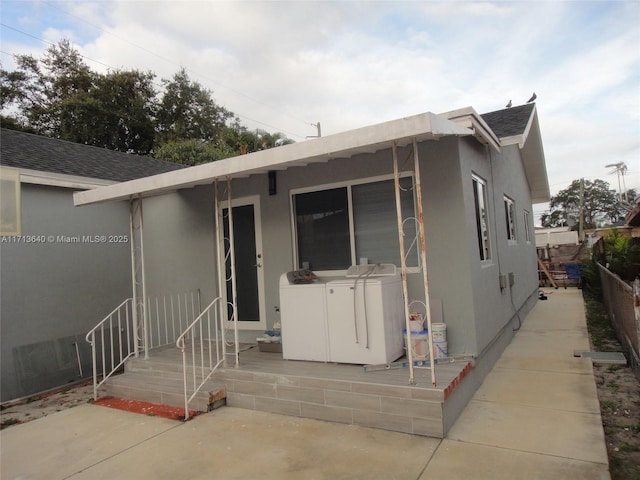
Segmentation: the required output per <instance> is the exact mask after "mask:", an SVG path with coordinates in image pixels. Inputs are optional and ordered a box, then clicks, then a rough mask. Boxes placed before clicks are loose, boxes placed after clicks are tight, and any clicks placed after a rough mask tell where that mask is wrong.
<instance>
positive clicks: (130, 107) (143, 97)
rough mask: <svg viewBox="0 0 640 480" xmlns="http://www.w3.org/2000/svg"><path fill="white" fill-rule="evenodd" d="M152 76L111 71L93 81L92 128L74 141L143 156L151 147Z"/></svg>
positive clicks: (152, 139) (153, 105)
mask: <svg viewBox="0 0 640 480" xmlns="http://www.w3.org/2000/svg"><path fill="white" fill-rule="evenodd" d="M154 78H155V75H154V74H153V73H151V72H146V73H145V72H140V71H137V70H128V71H115V72H110V73H107V74H106V75H102V76H100V77H99V78H98V80H97V81H96V88H95V89H94V90H93V91H92V92H91V95H90V96H91V98H92V99H93V100H94V101H95V103H96V105H97V106H98V108H99V111H97V112H96V115H95V116H94V117H93V119H92V120H93V122H92V123H93V128H92V129H91V131H90V132H89V134H88V135H86V137H85V138H79V139H78V140H77V141H79V142H82V143H87V144H90V145H95V146H100V147H104V148H109V149H111V150H119V151H122V152H129V153H136V154H139V155H146V154H149V153H150V152H152V151H153V149H154V145H155V116H156V112H157V101H156V92H155V90H154V88H153V80H154Z"/></svg>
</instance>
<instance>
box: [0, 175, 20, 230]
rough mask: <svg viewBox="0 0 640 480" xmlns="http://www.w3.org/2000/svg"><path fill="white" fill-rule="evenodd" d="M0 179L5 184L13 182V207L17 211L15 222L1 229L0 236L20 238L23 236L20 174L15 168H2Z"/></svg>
mask: <svg viewBox="0 0 640 480" xmlns="http://www.w3.org/2000/svg"><path fill="white" fill-rule="evenodd" d="M0 179H2V181H4V182H11V183H13V185H14V192H15V196H14V198H13V206H14V209H15V212H14V213H15V222H13V219H11V220H12V223H9V224H7V225H4V226H2V227H0V235H2V236H7V237H15V236H20V235H21V234H22V206H21V199H22V198H21V197H22V192H21V188H20V172H19V171H18V170H16V169H13V168H7V167H2V168H0Z"/></svg>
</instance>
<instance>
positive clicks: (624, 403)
mask: <svg viewBox="0 0 640 480" xmlns="http://www.w3.org/2000/svg"><path fill="white" fill-rule="evenodd" d="M585 307H586V310H587V327H588V329H589V340H590V342H591V348H592V349H593V351H597V352H622V351H623V348H622V345H621V344H620V342H619V341H618V339H617V338H616V336H615V333H614V331H613V328H612V327H611V324H610V322H609V320H608V318H607V314H606V312H605V310H604V307H603V306H602V304H600V303H599V302H597V301H593V300H590V299H586V301H585ZM628 358H629V355H627V359H628ZM593 374H594V377H595V382H596V386H597V389H598V399H599V400H600V413H601V416H602V426H603V427H604V434H605V440H606V442H607V453H608V456H609V470H610V472H611V479H612V480H640V381H638V379H637V378H636V376H635V375H634V373H633V371H632V370H631V368H630V367H629V366H627V365H607V364H598V363H595V364H594V365H593Z"/></svg>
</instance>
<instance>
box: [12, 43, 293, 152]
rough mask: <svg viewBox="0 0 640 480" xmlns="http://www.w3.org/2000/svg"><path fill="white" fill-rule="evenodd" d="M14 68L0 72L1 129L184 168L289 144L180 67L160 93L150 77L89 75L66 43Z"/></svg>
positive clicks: (133, 72)
mask: <svg viewBox="0 0 640 480" xmlns="http://www.w3.org/2000/svg"><path fill="white" fill-rule="evenodd" d="M16 65H17V68H16V70H15V71H13V72H9V71H6V70H4V69H0V113H1V114H2V125H3V126H5V127H8V128H14V129H21V130H26V131H30V132H33V133H38V134H41V135H47V136H50V137H54V138H60V139H63V140H68V141H72V142H77V143H83V144H86V145H93V146H98V147H103V148H108V149H111V150H119V151H123V152H129V153H136V154H141V155H148V154H151V155H153V154H154V153H155V154H156V155H155V156H156V157H158V158H164V159H167V160H171V161H175V162H178V163H182V164H185V165H195V164H198V163H203V162H210V161H213V160H217V159H220V158H227V157H232V156H235V155H240V154H243V153H251V152H255V151H258V150H264V149H266V148H273V147H275V146H280V145H284V144H287V143H292V142H293V141H292V140H290V139H288V138H286V137H285V136H284V135H283V134H281V133H275V134H272V133H268V132H266V131H263V130H256V131H255V132H253V131H249V130H247V128H246V127H244V126H242V125H241V124H240V121H239V119H238V118H237V117H235V116H234V115H233V113H232V112H230V111H229V110H227V109H226V108H224V107H222V106H220V105H218V104H216V102H215V100H214V99H213V97H212V93H211V92H210V91H209V90H207V89H205V88H203V87H202V86H201V85H200V84H199V83H197V82H194V81H191V80H190V79H189V76H188V75H187V73H186V71H185V70H184V69H181V70H180V71H179V72H178V73H176V74H175V75H174V76H173V78H172V79H171V80H163V83H164V92H163V93H162V95H161V96H160V95H159V93H158V92H157V91H156V90H155V88H154V83H153V82H154V79H155V74H153V73H152V72H140V71H138V70H114V71H110V72H108V73H106V74H100V73H96V72H92V71H91V70H90V68H89V67H88V66H87V65H86V64H85V63H84V60H83V57H82V55H80V53H79V52H78V51H76V50H75V49H74V48H73V47H72V46H71V44H70V42H69V41H68V40H62V41H61V42H59V43H58V44H56V45H52V46H51V47H49V48H48V49H47V51H46V52H45V53H44V55H43V57H42V58H41V59H36V58H34V57H32V56H30V55H18V56H16ZM160 97H161V98H160ZM159 98H160V100H158V99H159ZM186 140H193V142H186Z"/></svg>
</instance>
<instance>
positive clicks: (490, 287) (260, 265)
mask: <svg viewBox="0 0 640 480" xmlns="http://www.w3.org/2000/svg"><path fill="white" fill-rule="evenodd" d="M414 145H416V147H417V148H414ZM394 156H395V157H396V158H397V159H398V164H399V170H400V171H399V175H398V176H399V177H400V183H401V185H402V187H403V188H402V193H401V194H400V197H401V202H400V203H401V205H402V212H403V216H404V217H405V218H406V217H415V216H417V215H418V213H417V208H416V202H417V197H416V189H415V188H414V185H415V183H416V171H415V168H414V165H415V163H414V162H415V161H417V163H418V165H419V167H420V180H421V185H422V194H423V195H422V198H423V201H422V207H423V209H424V227H425V231H426V234H425V237H426V251H427V265H426V268H427V271H428V278H429V291H430V297H431V299H432V300H433V301H436V302H437V304H438V305H441V306H442V319H443V321H444V322H445V323H446V325H447V339H448V342H449V345H448V348H449V355H472V356H474V357H475V358H476V363H475V368H474V372H476V373H475V375H477V376H476V380H474V382H475V381H478V379H479V381H481V379H482V377H484V375H486V373H487V372H488V371H489V369H490V368H491V366H492V365H493V362H495V360H496V359H497V358H498V356H499V355H500V353H501V352H502V350H503V349H504V348H505V346H506V345H507V344H508V342H509V341H510V339H511V338H512V336H513V332H514V331H515V330H516V329H517V328H519V326H520V323H521V321H524V320H525V316H526V314H527V312H528V311H529V310H530V309H531V308H532V307H533V305H534V304H535V302H536V299H537V298H538V275H537V260H536V243H535V237H534V228H533V209H532V204H534V203H542V202H547V201H548V200H549V187H548V181H547V173H546V167H545V158H544V151H543V145H542V138H541V134H540V128H539V125H538V116H537V110H536V106H535V104H528V105H523V106H519V107H514V108H510V109H506V110H500V111H496V112H491V113H488V114H485V115H479V114H478V113H477V112H476V111H475V110H474V109H473V108H464V109H461V110H456V111H452V112H447V113H444V114H439V115H436V114H433V113H424V114H420V115H415V116H412V117H407V118H402V119H398V120H394V121H390V122H386V123H382V124H379V125H373V126H369V127H364V128H360V129H357V130H352V131H348V132H344V133H339V134H335V135H330V136H327V137H322V138H316V139H313V140H308V141H304V142H300V143H295V144H292V145H286V146H282V147H279V148H274V149H271V150H265V151H260V152H255V153H251V154H248V155H243V156H240V157H235V158H230V159H225V160H220V161H217V162H213V163H210V164H204V165H199V166H195V167H191V168H187V169H184V170H181V171H179V172H169V173H164V174H160V175H156V176H153V177H149V178H144V179H138V180H133V181H130V182H125V183H121V184H118V185H113V186H107V187H102V188H99V189H95V190H91V191H84V192H78V193H77V194H76V195H75V197H74V198H75V203H76V205H78V206H83V205H84V206H83V207H82V208H79V209H78V210H79V212H83V211H84V210H85V209H86V208H89V207H91V206H93V207H97V206H101V205H102V206H108V205H115V206H118V205H120V206H122V205H123V203H127V202H134V201H135V202H142V203H144V205H145V209H146V205H150V206H153V207H154V210H155V209H156V207H157V206H161V205H163V204H166V203H167V202H169V200H168V199H167V195H175V193H172V192H176V191H177V194H178V195H180V196H181V197H180V198H181V199H182V200H183V201H182V202H181V203H180V204H174V208H172V209H171V210H168V209H166V210H165V214H164V215H163V216H162V217H161V218H148V217H147V216H146V215H145V219H144V232H145V237H144V238H145V241H144V258H145V265H146V270H145V272H144V273H145V274H146V280H147V284H148V285H151V286H153V287H151V286H150V287H148V288H154V289H156V290H176V289H178V290H187V289H189V288H191V287H192V285H187V284H186V282H187V281H193V278H199V279H202V281H201V283H200V284H199V285H198V288H200V289H201V291H202V293H203V297H204V299H203V304H204V305H206V304H207V303H208V302H209V301H211V300H213V299H214V298H215V297H217V296H219V295H220V296H223V297H225V296H227V295H228V294H227V291H228V290H227V286H228V285H224V284H222V285H218V283H219V281H218V279H219V278H222V279H224V278H225V276H224V275H219V272H220V270H221V269H224V268H225V266H224V265H223V264H222V262H221V261H217V259H216V255H215V252H214V249H215V245H216V227H215V221H214V219H215V218H216V214H215V211H216V210H215V209H216V207H215V206H214V205H216V204H217V205H219V206H220V208H226V207H227V206H228V205H229V198H230V199H231V205H233V209H232V213H233V220H234V230H233V231H234V235H235V238H236V240H235V248H236V266H235V273H236V277H237V284H238V304H237V305H238V316H239V324H240V328H241V335H242V338H243V339H244V340H246V341H254V342H255V338H256V335H261V334H262V333H263V331H264V330H266V329H271V328H272V327H273V325H274V323H275V322H276V321H278V320H279V309H278V307H279V306H280V302H281V299H280V294H279V284H280V278H281V276H282V274H283V273H285V272H288V271H291V270H294V269H300V268H303V267H308V268H310V269H312V270H313V271H314V272H315V273H316V274H317V275H319V276H320V277H339V276H344V275H345V272H346V270H347V268H348V267H349V266H351V265H355V264H358V263H360V262H361V259H363V258H366V259H367V261H368V262H369V263H393V264H395V265H398V266H399V265H400V251H399V240H398V223H397V217H396V202H395V193H394V170H393V158H394ZM227 181H229V182H230V183H227ZM216 183H217V184H218V192H217V193H216V191H215V187H214V185H215V184H216ZM229 185H230V186H231V189H230V190H229V189H228V188H227V187H228V186H229ZM221 192H224V194H223V193H221ZM132 199H133V200H132ZM87 206H89V207H87ZM123 208H124V207H123ZM145 212H146V210H145ZM226 217H227V215H225V218H226ZM220 223H221V225H222V224H224V225H223V226H221V227H220V230H225V231H224V232H222V235H220V238H221V237H223V236H225V235H224V233H226V230H227V228H226V220H225V222H220ZM415 225H416V222H415V221H412V222H407V223H405V227H404V234H405V238H406V239H407V240H406V245H407V249H406V251H405V252H404V253H405V255H406V258H407V264H408V275H407V278H408V290H409V294H408V296H409V297H410V298H409V300H410V301H413V300H422V301H424V300H425V298H424V295H425V291H424V288H423V287H424V285H423V274H422V270H421V268H422V267H421V262H420V259H419V248H416V244H415V243H412V240H413V239H414V238H415V237H416V231H417V229H416V227H415ZM169 230H172V231H173V232H174V233H173V234H169V233H168V232H169ZM180 231H183V232H184V233H183V234H182V235H180V234H178V233H177V232H180ZM167 252H171V256H170V257H169V258H167ZM134 261H135V259H134ZM96 275H99V274H98V273H96ZM222 282H223V283H224V280H222ZM167 283H172V285H171V288H163V287H164V286H165V285H166V284H167ZM227 283H228V282H227ZM96 290H97V289H96ZM348 313H349V312H345V314H348ZM300 315H301V316H303V315H305V311H300ZM283 334H284V332H283ZM478 384H479V383H478ZM234 401H235V397H234V396H233V394H228V396H227V402H228V403H229V404H230V405H233V404H234Z"/></svg>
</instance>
